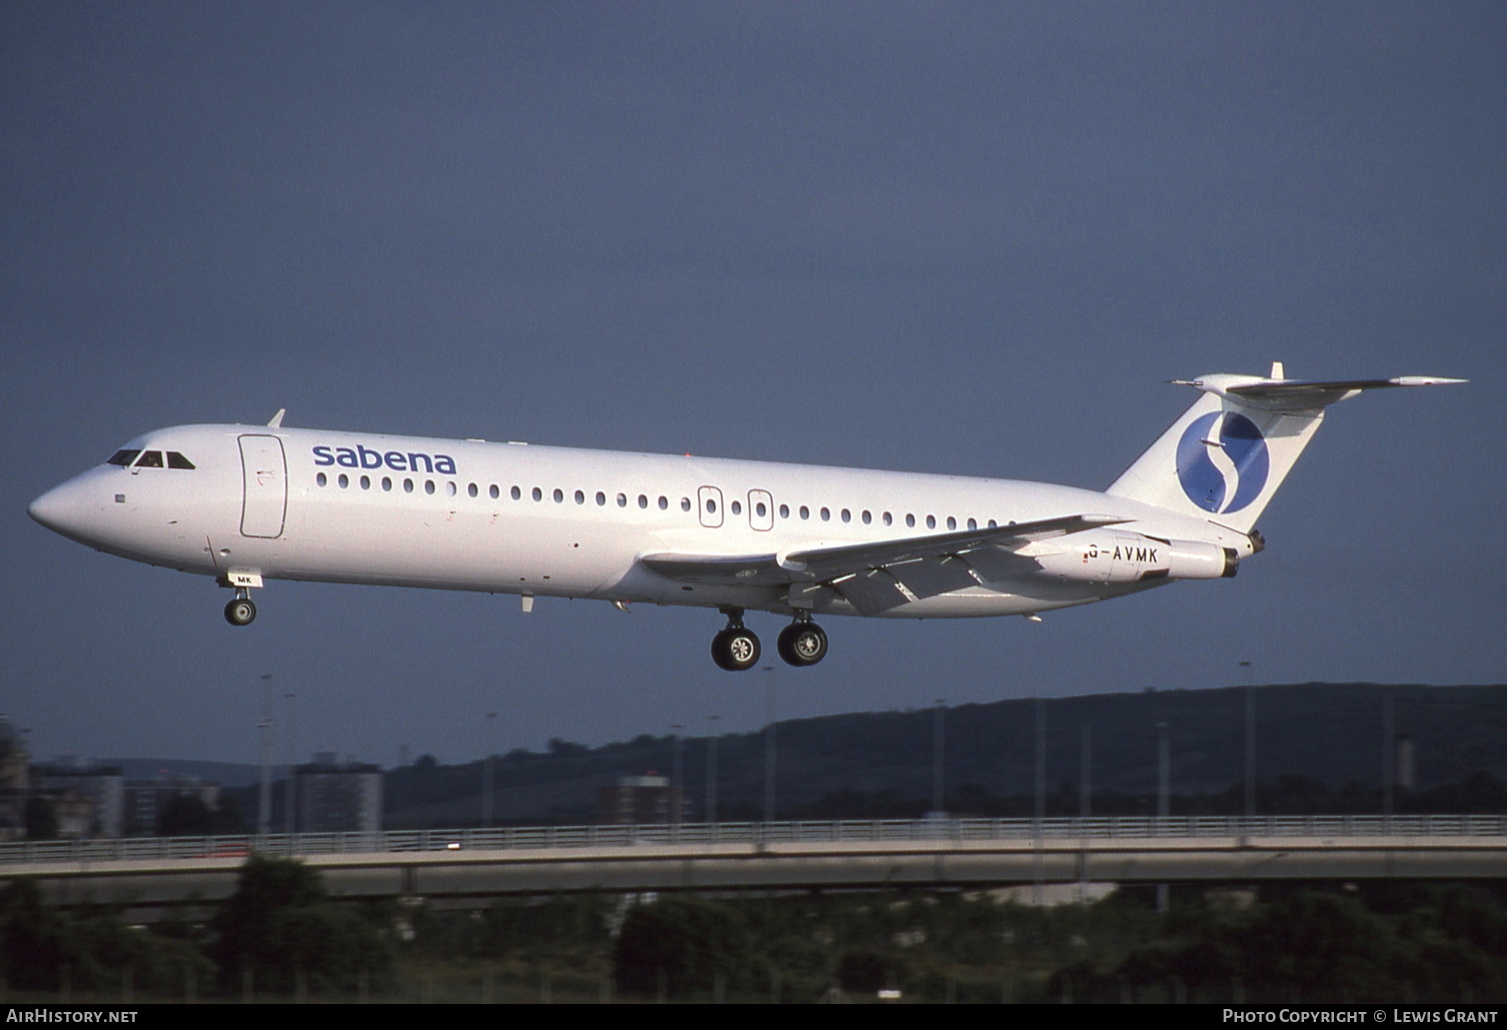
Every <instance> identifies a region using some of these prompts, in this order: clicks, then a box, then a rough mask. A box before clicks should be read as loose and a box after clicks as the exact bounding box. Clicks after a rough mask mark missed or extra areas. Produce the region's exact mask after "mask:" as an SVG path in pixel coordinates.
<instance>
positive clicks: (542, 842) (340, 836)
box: [0, 815, 1507, 867]
mask: <svg viewBox="0 0 1507 1030" xmlns="http://www.w3.org/2000/svg"><path fill="white" fill-rule="evenodd" d="M1158 837H1166V838H1179V839H1188V838H1199V837H1225V838H1236V839H1252V838H1269V837H1321V838H1322V837H1336V838H1343V837H1444V838H1451V837H1457V838H1495V837H1507V815H1393V816H1382V815H1306V816H1287V815H1273V816H1256V817H1254V818H1250V819H1246V818H1243V817H1240V816H1095V817H1090V818H1059V817H1054V818H1051V819H1039V820H1038V819H948V818H929V819H849V820H831V821H825V820H822V821H804V822H770V823H747V822H729V823H681V824H679V825H670V824H665V823H656V824H637V825H626V826H621V825H610V826H504V827H491V828H480V827H469V828H463V829H455V830H389V831H386V832H379V833H298V834H269V835H267V836H264V837H259V836H256V835H242V836H233V837H117V838H101V839H88V840H57V841H9V842H5V843H0V867H3V866H4V865H7V864H17V863H28V862H72V863H78V864H82V865H87V864H89V863H91V862H121V861H142V862H160V861H162V860H164V859H208V858H231V859H233V858H244V857H246V856H248V855H251V854H253V853H256V854H262V855H286V856H318V855H341V854H351V855H354V854H372V853H393V852H405V851H460V852H465V851H476V850H484V851H492V850H540V849H546V848H564V849H585V848H625V847H665V846H674V845H694V846H699V847H705V846H711V845H742V846H765V845H778V844H782V843H789V844H810V843H833V844H843V843H854V844H857V843H885V842H901V841H937V840H953V841H957V842H980V841H982V842H989V841H1001V842H1004V841H1032V840H1036V839H1042V840H1054V841H1061V840H1064V839H1066V840H1072V839H1082V840H1095V841H1105V840H1110V841H1113V840H1131V839H1135V840H1145V839H1148V838H1158Z"/></svg>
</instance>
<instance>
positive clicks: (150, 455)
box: [136, 451, 162, 469]
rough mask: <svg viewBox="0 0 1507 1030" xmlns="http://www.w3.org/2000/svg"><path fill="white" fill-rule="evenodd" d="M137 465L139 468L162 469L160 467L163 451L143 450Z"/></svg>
mask: <svg viewBox="0 0 1507 1030" xmlns="http://www.w3.org/2000/svg"><path fill="white" fill-rule="evenodd" d="M136 467H137V468H139V469H160V468H162V452H161V451H142V452H141V457H140V458H138V459H136Z"/></svg>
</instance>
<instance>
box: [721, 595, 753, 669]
mask: <svg viewBox="0 0 1507 1030" xmlns="http://www.w3.org/2000/svg"><path fill="white" fill-rule="evenodd" d="M723 614H724V615H726V616H727V628H726V629H724V630H723V631H722V632H721V633H718V634H717V635H716V636H715V637H713V638H712V661H714V662H716V663H717V667H718V668H720V669H726V670H727V671H728V672H742V671H743V670H745V669H752V668H753V667H754V666H755V665H758V664H759V638H758V637H757V636H755V635H754V632H753V630H750V629H744V628H743V610H742V609H741V608H725V609H723Z"/></svg>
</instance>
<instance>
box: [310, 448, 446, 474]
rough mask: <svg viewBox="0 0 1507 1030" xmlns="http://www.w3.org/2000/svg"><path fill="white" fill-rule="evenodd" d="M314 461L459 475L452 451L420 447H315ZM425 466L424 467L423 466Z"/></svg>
mask: <svg viewBox="0 0 1507 1030" xmlns="http://www.w3.org/2000/svg"><path fill="white" fill-rule="evenodd" d="M314 464H316V465H340V466H343V467H344V468H348V469H376V468H381V467H382V466H383V465H386V466H387V467H388V468H390V469H392V470H393V471H394V472H438V473H439V474H440V475H442V476H453V475H455V459H454V458H452V457H450V455H448V454H435V455H432V456H431V455H428V454H424V453H422V452H419V451H407V452H405V451H388V452H387V453H386V454H383V453H382V452H381V451H371V450H367V449H366V448H365V447H362V446H360V445H357V446H356V447H327V446H324V445H322V444H321V445H320V446H318V447H315V448H314ZM420 466H422V467H420Z"/></svg>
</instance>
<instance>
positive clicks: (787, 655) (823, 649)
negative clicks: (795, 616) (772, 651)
mask: <svg viewBox="0 0 1507 1030" xmlns="http://www.w3.org/2000/svg"><path fill="white" fill-rule="evenodd" d="M776 647H777V649H778V650H779V652H780V657H781V658H783V659H785V664H787V665H794V666H795V667H796V668H802V667H804V666H807V665H815V664H816V663H817V662H819V661H821V660H822V659H823V658H825V657H827V631H826V630H824V629H822V628H821V627H820V626H818V625H817V624H816V623H814V622H792V623H791V624H790V625H788V626H786V627H785V628H784V629H782V630H780V638H779V640H778V641H777V642H776Z"/></svg>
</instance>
